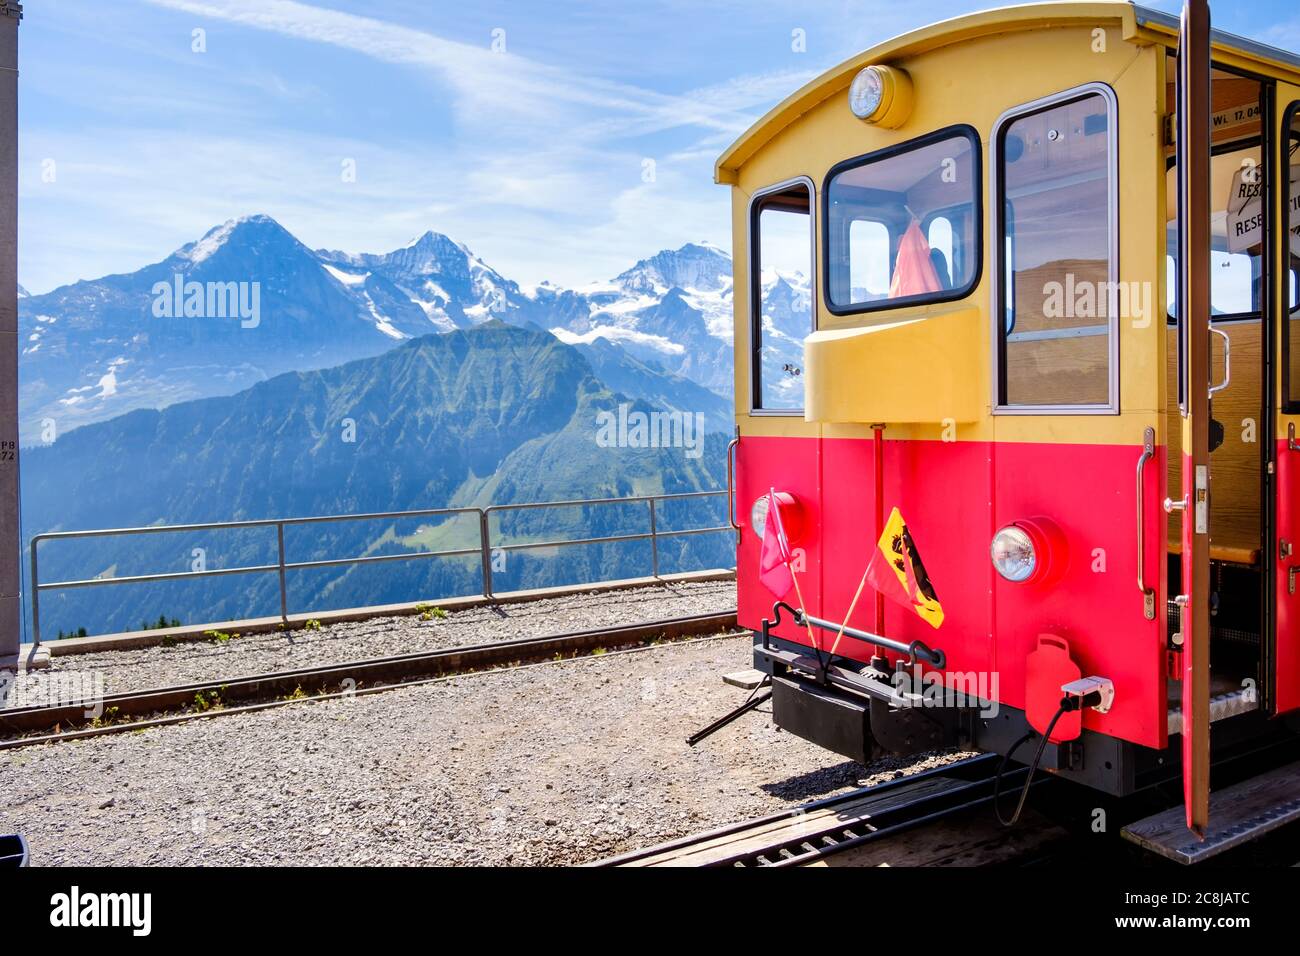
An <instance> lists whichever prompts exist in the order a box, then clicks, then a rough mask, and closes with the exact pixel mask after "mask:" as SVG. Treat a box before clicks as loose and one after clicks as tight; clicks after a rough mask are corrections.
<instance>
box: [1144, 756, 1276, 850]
mask: <svg viewBox="0 0 1300 956" xmlns="http://www.w3.org/2000/svg"><path fill="white" fill-rule="evenodd" d="M1297 820H1300V763H1293V764H1290V765H1289V766H1286V767H1279V768H1278V769H1277V770H1271V771H1269V772H1268V773H1265V774H1261V775H1260V776H1258V777H1252V778H1251V779H1249V780H1243V781H1242V782H1241V783H1238V784H1235V785H1233V786H1231V787H1227V788H1225V789H1223V790H1215V791H1212V792H1211V793H1210V827H1209V830H1208V832H1207V833H1206V835H1205V840H1204V841H1200V840H1197V839H1196V837H1195V836H1194V835H1193V834H1192V833H1191V831H1190V830H1188V829H1187V826H1186V823H1185V822H1184V815H1183V808H1182V807H1181V806H1178V807H1173V808H1171V809H1169V810H1165V811H1163V812H1161V813H1157V814H1154V815H1152V816H1149V817H1147V818H1145V819H1143V820H1139V821H1137V822H1136V823H1131V824H1129V825H1128V826H1126V827H1125V828H1124V830H1123V836H1124V839H1126V840H1131V841H1132V842H1133V843H1136V844H1138V845H1139V846H1141V847H1145V848H1146V849H1148V850H1151V851H1152V852H1154V853H1159V854H1160V855H1161V856H1164V857H1168V858H1169V859H1171V860H1176V861H1178V862H1179V863H1200V862H1201V861H1202V860H1207V859H1209V858H1210V857H1212V856H1217V855H1218V854H1220V853H1222V852H1224V851H1225V850H1231V849H1232V848H1233V847H1237V846H1241V845H1242V844H1243V843H1247V842H1249V841H1251V840H1254V839H1256V838H1257V837H1260V836H1263V835H1264V834H1265V833H1268V832H1269V831H1271V830H1276V829H1277V828H1278V827H1282V826H1285V825H1286V824H1288V823H1293V822H1295V821H1297Z"/></svg>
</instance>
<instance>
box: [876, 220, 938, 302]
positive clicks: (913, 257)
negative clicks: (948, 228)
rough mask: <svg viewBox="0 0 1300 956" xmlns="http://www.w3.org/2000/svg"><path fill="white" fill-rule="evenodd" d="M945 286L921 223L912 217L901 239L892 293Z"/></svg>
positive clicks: (915, 292)
mask: <svg viewBox="0 0 1300 956" xmlns="http://www.w3.org/2000/svg"><path fill="white" fill-rule="evenodd" d="M942 288H943V286H942V285H941V284H940V282H939V273H938V272H936V271H935V269H934V260H933V259H931V258H930V244H929V243H928V242H926V241H925V236H923V235H921V226H920V224H919V223H918V222H917V221H916V220H915V219H913V220H912V224H911V225H910V226H908V227H907V231H906V232H905V233H903V238H902V239H900V240H899V242H898V259H897V261H896V262H895V264H894V276H893V278H892V279H891V280H890V283H889V297H890V298H891V299H898V298H901V297H903V296H908V295H921V294H922V293H925V292H938V291H940V290H941V289H942Z"/></svg>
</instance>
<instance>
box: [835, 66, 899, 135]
mask: <svg viewBox="0 0 1300 956" xmlns="http://www.w3.org/2000/svg"><path fill="white" fill-rule="evenodd" d="M849 109H850V110H851V111H852V112H853V115H854V116H856V117H857V118H858V119H860V120H863V121H865V122H867V123H872V124H874V125H876V126H884V127H886V128H888V129H894V128H895V127H898V126H901V125H903V123H904V122H905V121H906V120H907V117H908V116H910V115H911V113H912V78H911V77H910V76H908V75H907V71H905V70H900V69H899V68H898V67H893V66H880V65H873V66H868V67H864V68H863V69H861V70H860V71H859V72H858V75H857V76H855V77H854V78H853V82H852V83H850V84H849Z"/></svg>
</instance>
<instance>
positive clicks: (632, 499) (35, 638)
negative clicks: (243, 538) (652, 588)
mask: <svg viewBox="0 0 1300 956" xmlns="http://www.w3.org/2000/svg"><path fill="white" fill-rule="evenodd" d="M726 495H727V492H726V491H725V490H720V491H690V492H684V493H680V494H663V495H632V496H629V497H626V498H576V499H572V500H569V501H539V502H529V503H524V504H508V505H489V506H488V507H486V508H428V509H421V510H417V511H381V512H373V513H368V514H352V515H311V516H308V517H305V518H264V519H260V520H256V521H213V522H208V523H205V524H178V525H151V526H149V527H145V528H101V529H96V530H91V531H51V532H47V533H44V534H38V535H34V536H33V537H32V541H31V563H32V571H31V594H32V643H33V645H35V646H39V645H40V643H41V603H40V596H41V592H42V591H61V590H69V589H73V588H91V587H104V586H108V585H113V584H142V583H147V582H150V581H181V580H185V579H189V578H214V577H225V576H228V575H233V574H270V573H272V572H274V573H275V574H277V575H278V576H279V586H280V620H281V621H284V622H286V623H287V622H288V620H289V598H288V589H287V586H286V580H285V576H286V573H287V572H289V571H298V570H303V569H308V568H328V567H338V566H342V565H363V564H378V563H381V562H385V561H415V560H420V559H424V558H457V557H468V556H470V555H474V554H477V555H479V556H480V560H481V562H482V579H483V592H482V596H483V597H486V598H490V597H492V596H493V582H492V574H493V569H492V556H493V553H494V552H509V551H528V550H532V549H537V548H563V547H571V546H576V545H585V544H612V543H615V542H620V541H649V542H650V573H651V576H652V577H655V578H657V577H659V540H660V539H661V538H674V537H683V536H686V535H694V534H714V533H717V532H722V531H727V532H732V528H731V527H730V525H729V524H726V525H720V526H718V527H705V528H684V529H679V530H671V531H665V530H661V529H660V528H659V520H658V509H657V504H656V503H657V502H667V501H680V500H684V499H690V498H715V497H724V496H726ZM636 502H645V503H646V505H647V509H648V510H647V513H648V517H649V530H647V531H645V532H636V533H632V534H614V535H604V536H602V537H596V538H571V539H561V540H554V541H525V542H517V543H510V542H502V543H501V544H498V545H496V546H495V547H493V544H492V528H491V517H492V515H493V514H500V513H503V512H507V511H527V510H535V509H541V508H575V507H586V506H591V505H627V504H634V503H636ZM460 515H477V516H478V539H479V542H478V547H476V548H451V549H447V550H444V551H414V552H408V553H404V554H379V555H362V556H360V557H349V558H325V559H320V560H315V561H287V560H285V547H284V529H285V528H286V527H295V526H298V525H311V524H324V523H326V522H338V521H383V520H390V519H401V518H435V517H456V516H460ZM246 528H275V534H276V554H277V559H276V562H275V564H257V565H248V566H244V567H235V568H213V569H211V570H208V569H206V568H205V569H204V570H200V571H174V572H165V573H162V574H134V575H126V576H124V577H95V578H85V579H82V580H73V581H49V582H46V583H44V584H42V583H41V579H40V570H39V565H38V556H37V551H38V547H37V546H38V545H39V544H40V543H41V542H42V541H57V540H69V539H79V538H108V537H113V536H116V535H140V534H176V533H183V532H194V531H225V530H230V529H246ZM732 533H734V532H732Z"/></svg>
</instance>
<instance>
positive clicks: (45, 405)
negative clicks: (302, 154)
mask: <svg viewBox="0 0 1300 956" xmlns="http://www.w3.org/2000/svg"><path fill="white" fill-rule="evenodd" d="M532 308H533V305H532V302H531V300H528V299H527V298H526V297H524V296H522V295H521V294H520V292H519V290H518V287H517V286H516V285H515V284H514V283H513V282H510V281H508V280H506V279H504V278H502V277H501V276H500V275H498V274H497V273H496V272H495V271H493V270H492V269H490V268H489V267H487V266H486V265H485V264H483V263H482V261H481V260H479V259H477V258H476V257H474V256H473V254H472V253H470V252H469V250H468V249H466V248H465V247H464V246H462V245H460V244H458V243H455V242H452V241H451V240H450V239H448V238H447V237H445V236H439V235H436V234H434V233H426V234H425V235H424V236H421V237H420V238H419V239H417V240H415V241H413V242H411V243H410V244H408V245H407V246H405V247H403V248H401V249H398V250H396V251H394V252H390V253H386V254H382V255H360V256H348V255H346V254H344V253H336V252H324V251H322V252H317V251H313V250H311V249H309V248H307V247H306V246H305V245H303V244H302V243H301V242H299V241H298V239H296V238H295V237H294V236H293V235H292V234H290V233H289V232H288V231H287V230H286V229H284V227H283V226H281V225H280V224H279V223H278V222H276V221H275V220H274V219H272V218H271V217H269V216H264V215H253V216H245V217H242V218H240V219H233V220H231V221H229V222H226V223H223V224H222V225H220V226H217V227H215V228H214V229H211V230H209V231H208V232H207V233H206V234H205V235H204V236H203V237H202V238H200V239H199V240H197V241H195V242H191V243H187V244H186V245H184V246H182V247H181V248H180V249H177V250H176V251H175V252H173V253H172V254H171V255H170V256H168V257H167V258H166V259H163V260H162V261H161V262H157V263H154V264H153V265H150V266H146V267H145V268H143V269H141V270H139V271H138V272H133V273H129V274H124V275H112V276H105V277H103V278H101V279H95V280H90V281H82V282H76V283H73V284H72V285H68V286H63V287H62V288H59V289H55V290H54V291H52V292H50V293H47V294H45V295H36V296H24V297H22V298H21V299H20V305H19V310H18V328H19V342H20V350H21V355H20V363H19V366H20V369H19V381H20V403H21V408H22V423H21V427H20V434H21V436H22V438H23V440H24V441H25V442H27V443H32V442H36V441H39V442H42V443H45V442H48V441H49V440H50V437H51V436H52V435H54V436H57V435H58V434H61V433H63V432H66V431H67V430H68V429H70V428H75V427H77V426H79V425H83V424H86V423H88V422H92V421H100V420H103V419H106V418H111V417H113V416H115V415H119V414H121V413H123V412H126V411H130V410H132V409H135V408H162V407H164V406H167V405H171V404H174V403H175V402H178V401H183V400H187V399H192V398H204V397H208V396H213V395H228V394H232V393H234V392H236V391H239V390H240V389H242V388H246V387H248V386H249V385H251V384H253V383H255V382H258V381H262V380H264V379H266V378H269V377H271V376H273V375H277V374H279V373H281V372H287V371H304V370H309V369H318V368H325V367H328V366H331V365H337V364H339V363H341V362H345V361H349V360H351V359H355V358H362V357H366V356H371V355H378V354H379V353H381V352H384V351H387V350H388V349H390V348H392V347H393V346H394V345H396V344H398V343H399V342H401V341H404V340H406V339H410V338H413V337H416V336H421V335H426V334H429V333H431V332H438V331H445V330H447V329H451V328H462V327H465V326H468V325H471V324H474V323H475V322H477V321H481V320H484V319H487V318H490V317H493V316H497V317H500V318H503V319H506V320H507V321H514V322H516V323H518V324H522V323H524V322H526V321H527V320H528V318H529V315H531V312H530V310H531V309H532Z"/></svg>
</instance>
